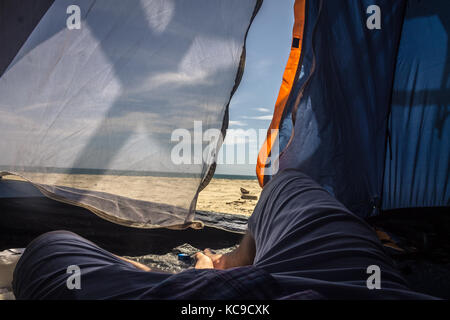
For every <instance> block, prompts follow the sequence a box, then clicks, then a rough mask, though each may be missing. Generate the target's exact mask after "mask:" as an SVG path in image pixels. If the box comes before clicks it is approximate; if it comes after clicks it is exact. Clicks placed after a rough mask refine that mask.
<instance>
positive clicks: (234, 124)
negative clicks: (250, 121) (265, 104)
mask: <svg viewBox="0 0 450 320" xmlns="http://www.w3.org/2000/svg"><path fill="white" fill-rule="evenodd" d="M246 125H247V123H245V122H242V121H238V120H230V126H238V127H243V126H246Z"/></svg>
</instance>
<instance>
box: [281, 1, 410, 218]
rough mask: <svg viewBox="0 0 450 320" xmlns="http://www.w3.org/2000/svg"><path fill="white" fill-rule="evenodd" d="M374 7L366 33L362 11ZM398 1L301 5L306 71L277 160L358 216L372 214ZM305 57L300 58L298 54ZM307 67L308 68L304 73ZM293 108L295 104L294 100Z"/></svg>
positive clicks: (397, 26) (378, 187) (375, 207)
mask: <svg viewBox="0 0 450 320" xmlns="http://www.w3.org/2000/svg"><path fill="white" fill-rule="evenodd" d="M370 5H378V6H379V7H380V9H381V23H382V26H381V29H379V30H378V29H373V30H369V29H368V28H367V26H366V20H367V18H368V17H369V14H367V13H366V10H367V7H369V6H370ZM404 9H405V1H395V2H392V1H382V0H378V1H373V0H371V1H347V0H346V1H315V2H312V1H308V5H307V9H306V15H305V16H306V19H307V21H308V22H307V25H311V23H312V24H313V27H312V28H306V30H305V32H306V33H311V35H309V34H304V38H305V39H308V38H309V37H311V39H312V41H311V43H310V44H308V42H307V41H305V43H304V47H303V55H308V54H312V57H313V61H312V62H311V63H312V67H311V68H308V67H307V68H305V71H307V72H308V71H309V74H307V75H306V83H305V86H304V88H303V89H302V90H303V92H298V93H297V95H299V94H302V97H301V99H300V100H299V104H298V105H294V107H293V109H292V110H293V113H294V114H295V116H296V121H295V125H294V131H293V132H294V133H293V137H292V138H291V141H290V143H289V144H288V145H287V147H286V148H285V149H284V150H283V151H282V154H281V155H280V159H279V166H280V170H283V169H288V168H297V169H300V170H301V171H303V172H305V173H307V174H308V175H310V176H311V177H312V178H313V179H314V180H316V181H317V182H319V183H320V184H321V185H322V186H323V187H325V188H326V189H327V190H328V191H330V192H331V193H332V194H334V195H335V196H336V197H337V199H339V200H340V201H341V202H342V203H343V204H344V205H346V206H347V207H348V208H349V209H350V210H352V211H353V212H355V213H356V214H358V215H359V216H362V217H367V216H370V215H372V214H376V213H377V212H378V210H379V209H380V199H381V192H382V182H383V171H384V161H385V148H386V132H387V128H386V126H387V117H388V111H389V105H390V100H391V91H392V83H393V79H394V70H395V64H396V56H397V48H398V43H399V38H400V32H401V28H402V21H403V16H404ZM305 52H306V53H305ZM308 69H310V70H308ZM294 103H295V102H294Z"/></svg>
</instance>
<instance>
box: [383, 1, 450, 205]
mask: <svg viewBox="0 0 450 320" xmlns="http://www.w3.org/2000/svg"><path fill="white" fill-rule="evenodd" d="M449 33H450V2H448V1H438V0H433V1H418V0H413V1H409V2H408V5H407V11H406V16H405V22H404V26H403V30H402V37H401V42H400V47H399V52H398V57H397V67H396V74H395V82H394V90H393V96H392V106H391V116H390V119H389V132H390V139H389V140H388V143H389V144H388V148H387V153H386V170H385V173H384V176H385V178H384V190H383V209H393V208H405V207H431V206H449V205H450V188H449V185H448V180H449V164H450V149H449V145H450V141H449V139H450V121H449V117H448V116H449V114H450V78H449V77H450V58H449V57H450V39H449Z"/></svg>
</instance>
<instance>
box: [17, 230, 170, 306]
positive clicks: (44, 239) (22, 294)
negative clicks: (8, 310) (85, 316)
mask: <svg viewBox="0 0 450 320" xmlns="http://www.w3.org/2000/svg"><path fill="white" fill-rule="evenodd" d="M75 270H79V271H80V273H81V274H80V277H79V280H80V281H79V284H80V287H79V288H77V287H73V286H71V285H68V281H69V282H71V279H69V278H70V277H71V276H72V278H73V277H74V276H75V273H76V271H75ZM74 272H75V273H74ZM169 276H170V274H161V273H154V272H144V271H142V270H139V269H138V268H137V267H136V266H135V265H134V264H133V263H130V262H127V261H124V260H122V259H121V258H119V257H117V256H115V255H114V254H112V253H110V252H108V251H106V250H104V249H102V248H100V247H98V246H97V245H95V244H94V243H92V242H90V241H88V240H86V239H84V238H82V237H80V236H78V235H76V234H74V233H72V232H68V231H54V232H49V233H46V234H43V235H41V236H39V237H38V238H36V239H35V240H33V241H32V242H31V243H30V244H29V245H28V247H27V248H26V249H25V252H24V253H23V255H22V257H21V258H20V260H19V262H18V263H17V266H16V268H15V270H14V278H13V290H14V294H15V296H16V298H17V299H133V298H136V297H138V296H139V295H140V294H141V293H142V292H145V291H146V290H148V289H149V288H151V287H152V286H153V285H155V284H156V283H159V282H160V281H162V280H164V279H167V278H168V277H169ZM71 283H76V281H73V282H71Z"/></svg>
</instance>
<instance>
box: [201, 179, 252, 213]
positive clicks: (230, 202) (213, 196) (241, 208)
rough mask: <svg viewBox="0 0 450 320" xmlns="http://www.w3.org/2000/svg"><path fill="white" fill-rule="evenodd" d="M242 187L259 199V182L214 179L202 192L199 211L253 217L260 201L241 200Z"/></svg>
mask: <svg viewBox="0 0 450 320" xmlns="http://www.w3.org/2000/svg"><path fill="white" fill-rule="evenodd" d="M241 187H243V188H245V189H247V190H248V191H249V192H250V193H249V194H250V195H256V196H257V197H258V199H259V196H260V194H261V187H260V186H259V184H258V181H257V180H237V179H236V180H235V179H212V180H211V182H210V183H209V185H208V186H207V187H206V188H205V189H203V191H202V192H200V195H199V197H198V202H197V210H202V211H213V212H221V213H230V214H235V213H236V214H245V215H251V214H252V212H253V209H254V208H255V205H256V203H257V202H258V200H247V199H241V191H240V188H241Z"/></svg>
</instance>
